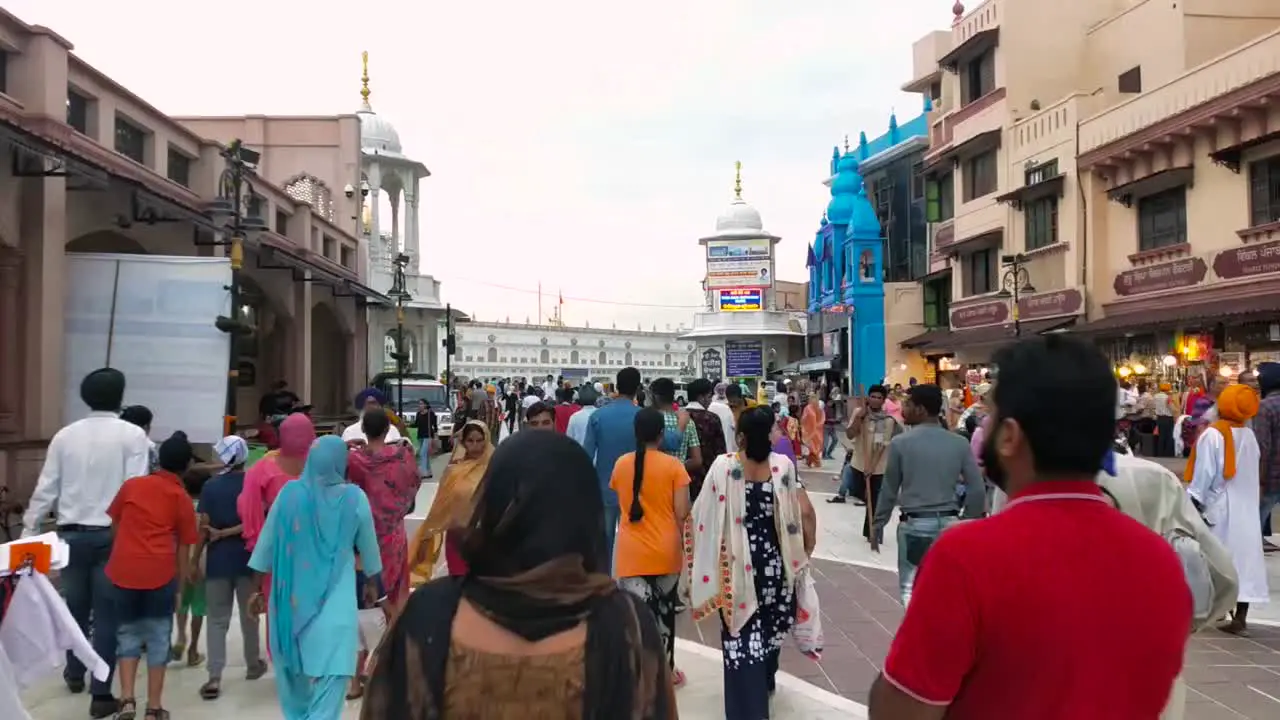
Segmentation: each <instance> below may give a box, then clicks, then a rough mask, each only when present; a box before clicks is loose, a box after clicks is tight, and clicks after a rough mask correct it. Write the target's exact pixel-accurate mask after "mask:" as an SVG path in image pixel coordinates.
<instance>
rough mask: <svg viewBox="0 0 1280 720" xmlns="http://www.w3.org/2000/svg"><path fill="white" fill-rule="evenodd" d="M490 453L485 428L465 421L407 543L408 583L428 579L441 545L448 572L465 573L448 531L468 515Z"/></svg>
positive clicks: (418, 583)
mask: <svg viewBox="0 0 1280 720" xmlns="http://www.w3.org/2000/svg"><path fill="white" fill-rule="evenodd" d="M492 456H493V444H492V443H490V442H489V428H488V427H486V426H485V424H484V423H482V422H480V421H478V420H469V421H468V422H467V424H466V425H465V426H464V427H463V428H462V432H461V433H460V435H459V441H458V443H457V447H455V448H454V450H453V457H451V458H450V459H449V466H448V467H447V468H445V471H444V478H442V479H441V480H440V487H439V489H437V490H436V496H435V499H433V500H432V501H431V510H430V511H429V512H428V513H427V518H426V519H425V520H423V521H422V525H420V526H419V527H418V532H417V533H415V534H414V536H413V542H412V543H410V552H409V571H410V574H411V578H410V584H411V585H413V586H414V587H417V586H419V585H421V584H423V583H425V582H427V581H428V580H430V579H431V575H432V572H433V571H434V570H435V566H436V561H438V560H439V559H440V550H441V548H444V550H445V559H446V560H447V562H448V565H449V574H450V575H463V574H465V573H466V565H465V564H464V563H463V562H462V556H461V554H460V553H459V552H458V541H457V536H456V534H455V533H453V532H451V531H453V530H455V529H457V528H460V527H462V526H463V525H464V524H465V523H466V522H467V520H468V519H469V518H470V515H471V511H472V505H473V502H472V500H473V498H474V497H475V494H476V489H477V488H479V487H480V481H481V480H482V479H483V478H484V474H485V472H486V471H487V470H488V469H489V458H490V457H492Z"/></svg>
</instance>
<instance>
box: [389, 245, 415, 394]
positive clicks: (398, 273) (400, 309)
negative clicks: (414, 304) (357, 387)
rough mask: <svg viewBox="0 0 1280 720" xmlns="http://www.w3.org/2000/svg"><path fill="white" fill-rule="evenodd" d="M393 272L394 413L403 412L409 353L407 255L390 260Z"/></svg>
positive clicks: (400, 255) (400, 254)
mask: <svg viewBox="0 0 1280 720" xmlns="http://www.w3.org/2000/svg"><path fill="white" fill-rule="evenodd" d="M391 265H392V266H393V267H394V272H393V275H392V279H391V291H390V292H389V293H387V294H388V295H390V296H391V297H393V298H395V301H396V351H395V352H394V353H393V354H392V355H391V359H393V360H395V361H396V413H397V414H403V413H404V369H405V366H406V365H407V364H408V362H409V353H407V352H405V347H404V304H405V302H406V301H407V300H410V299H412V296H411V295H410V294H409V290H408V288H407V287H406V285H405V277H404V270H405V268H406V267H408V266H409V256H408V255H405V254H404V253H399V254H397V255H396V256H395V258H394V259H393V260H392V261H391Z"/></svg>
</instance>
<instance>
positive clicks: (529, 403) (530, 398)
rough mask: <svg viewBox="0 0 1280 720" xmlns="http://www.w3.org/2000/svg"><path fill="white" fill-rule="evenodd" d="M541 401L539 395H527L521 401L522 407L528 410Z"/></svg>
mask: <svg viewBox="0 0 1280 720" xmlns="http://www.w3.org/2000/svg"><path fill="white" fill-rule="evenodd" d="M539 402H542V401H541V400H539V399H538V396H537V395H525V396H524V399H523V400H521V401H520V408H521V409H523V410H528V409H529V408H531V407H533V406H534V404H535V403H539Z"/></svg>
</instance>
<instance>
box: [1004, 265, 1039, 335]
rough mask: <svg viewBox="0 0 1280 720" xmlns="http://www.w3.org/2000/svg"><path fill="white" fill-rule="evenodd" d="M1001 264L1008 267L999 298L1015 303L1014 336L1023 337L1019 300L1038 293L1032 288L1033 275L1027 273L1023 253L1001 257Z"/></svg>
mask: <svg viewBox="0 0 1280 720" xmlns="http://www.w3.org/2000/svg"><path fill="white" fill-rule="evenodd" d="M1000 262H1001V264H1003V265H1006V266H1008V267H1007V268H1006V269H1005V271H1004V274H1003V275H1002V276H1001V280H1000V293H999V297H1002V298H1011V299H1012V301H1013V303H1012V304H1013V308H1012V310H1013V336H1014V337H1022V321H1021V320H1020V319H1019V317H1018V316H1019V314H1020V313H1019V312H1018V300H1019V299H1020V297H1021V296H1022V295H1024V294H1025V295H1030V294H1032V293H1034V292H1035V291H1036V289H1035V288H1034V287H1032V286H1031V274H1030V273H1028V272H1027V256H1026V255H1023V254H1022V253H1017V254H1016V255H1004V256H1001V258H1000Z"/></svg>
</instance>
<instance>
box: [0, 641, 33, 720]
mask: <svg viewBox="0 0 1280 720" xmlns="http://www.w3.org/2000/svg"><path fill="white" fill-rule="evenodd" d="M18 690H19V687H18V680H17V678H16V677H15V673H14V669H13V663H11V662H9V656H8V655H7V654H5V651H4V646H2V645H0V717H2V718H12V719H13V720H31V716H30V715H28V714H27V709H26V708H25V707H23V706H22V697H21V696H19V695H18Z"/></svg>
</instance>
